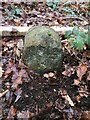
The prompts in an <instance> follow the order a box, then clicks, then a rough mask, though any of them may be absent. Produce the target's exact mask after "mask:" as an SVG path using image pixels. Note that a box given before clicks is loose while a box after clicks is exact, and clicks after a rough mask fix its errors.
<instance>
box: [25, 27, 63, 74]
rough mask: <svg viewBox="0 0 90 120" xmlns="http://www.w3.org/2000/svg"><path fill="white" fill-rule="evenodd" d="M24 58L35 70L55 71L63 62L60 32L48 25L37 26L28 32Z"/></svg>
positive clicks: (41, 71) (42, 71)
mask: <svg viewBox="0 0 90 120" xmlns="http://www.w3.org/2000/svg"><path fill="white" fill-rule="evenodd" d="M23 60H24V62H25V64H26V65H27V66H28V67H29V68H30V69H31V70H34V71H35V72H39V73H44V72H48V71H53V70H55V69H57V68H58V67H60V66H61V64H62V50H61V42H60V37H59V35H58V33H56V32H55V31H54V30H53V29H51V28H49V27H46V26H36V27H33V28H31V29H29V31H28V32H27V33H26V35H25V40H24V50H23Z"/></svg>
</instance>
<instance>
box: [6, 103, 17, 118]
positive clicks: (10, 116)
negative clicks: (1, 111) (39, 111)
mask: <svg viewBox="0 0 90 120" xmlns="http://www.w3.org/2000/svg"><path fill="white" fill-rule="evenodd" d="M15 115H16V109H15V108H14V106H13V105H12V106H11V107H10V110H9V113H8V117H7V118H8V119H10V118H14V116H15Z"/></svg>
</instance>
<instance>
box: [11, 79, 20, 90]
mask: <svg viewBox="0 0 90 120" xmlns="http://www.w3.org/2000/svg"><path fill="white" fill-rule="evenodd" d="M19 84H22V78H21V77H18V78H17V80H15V81H14V82H13V84H12V88H14V89H17V87H18V85H19Z"/></svg>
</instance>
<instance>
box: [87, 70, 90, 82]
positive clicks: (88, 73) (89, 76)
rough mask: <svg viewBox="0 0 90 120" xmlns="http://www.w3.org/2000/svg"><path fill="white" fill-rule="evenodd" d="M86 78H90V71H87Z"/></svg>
mask: <svg viewBox="0 0 90 120" xmlns="http://www.w3.org/2000/svg"><path fill="white" fill-rule="evenodd" d="M87 80H88V81H89V80H90V71H88V72H87Z"/></svg>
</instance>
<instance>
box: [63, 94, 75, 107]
mask: <svg viewBox="0 0 90 120" xmlns="http://www.w3.org/2000/svg"><path fill="white" fill-rule="evenodd" d="M62 97H63V98H65V99H66V100H67V101H68V103H69V105H71V106H74V103H73V101H72V100H71V98H70V97H69V95H65V96H62Z"/></svg>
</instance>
